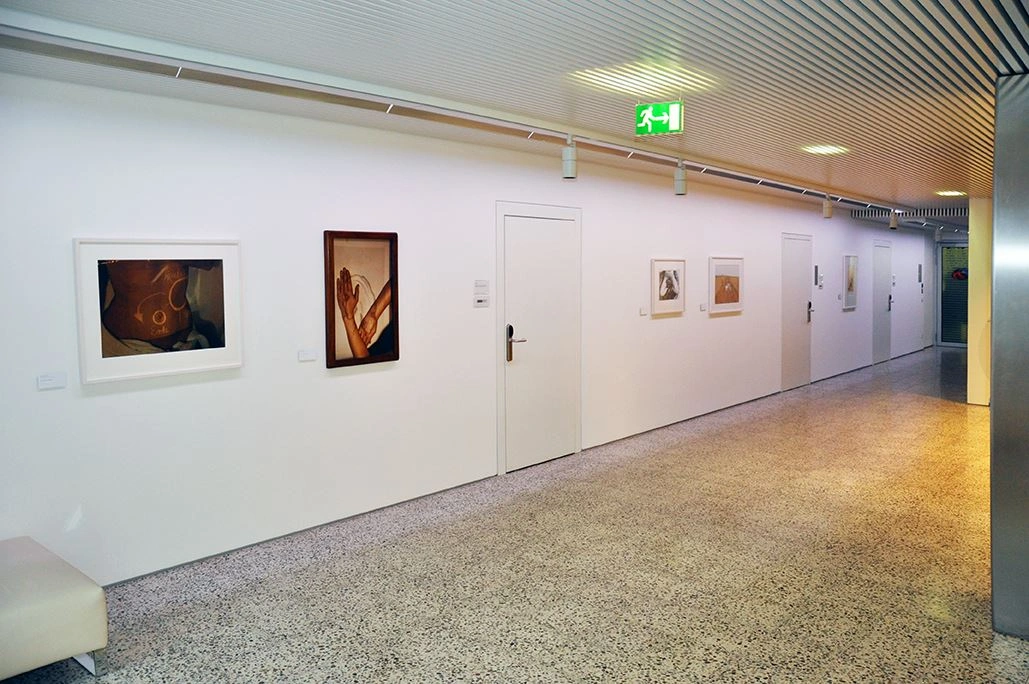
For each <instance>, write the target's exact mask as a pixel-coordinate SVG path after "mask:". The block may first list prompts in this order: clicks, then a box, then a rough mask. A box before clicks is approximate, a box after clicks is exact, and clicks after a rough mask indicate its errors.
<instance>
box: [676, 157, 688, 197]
mask: <svg viewBox="0 0 1029 684" xmlns="http://www.w3.org/2000/svg"><path fill="white" fill-rule="evenodd" d="M674 178H675V180H674V183H673V186H674V187H675V194H676V195H685V194H686V167H685V166H683V165H682V161H681V160H680V161H679V163H678V164H677V165H676V167H675V177H674Z"/></svg>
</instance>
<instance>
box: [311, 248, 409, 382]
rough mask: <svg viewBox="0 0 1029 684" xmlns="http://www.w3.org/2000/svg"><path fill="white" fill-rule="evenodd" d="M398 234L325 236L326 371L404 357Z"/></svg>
mask: <svg viewBox="0 0 1029 684" xmlns="http://www.w3.org/2000/svg"><path fill="white" fill-rule="evenodd" d="M399 322H400V321H399V316H398V307H397V234H396V233H364V232H357V231H342V230H327V231H325V367H326V368H337V367H339V366H355V365H358V364H364V363H379V362H381V361H396V360H398V359H399V358H400V332H399V327H398V325H399Z"/></svg>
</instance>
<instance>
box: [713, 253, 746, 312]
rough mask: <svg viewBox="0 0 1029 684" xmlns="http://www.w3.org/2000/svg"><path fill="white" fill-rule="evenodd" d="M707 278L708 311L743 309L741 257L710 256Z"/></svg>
mask: <svg viewBox="0 0 1029 684" xmlns="http://www.w3.org/2000/svg"><path fill="white" fill-rule="evenodd" d="M709 276H710V277H709V278H708V293H709V294H708V307H707V310H708V313H713V314H718V313H733V312H736V311H743V259H740V258H736V257H711V258H710V261H709Z"/></svg>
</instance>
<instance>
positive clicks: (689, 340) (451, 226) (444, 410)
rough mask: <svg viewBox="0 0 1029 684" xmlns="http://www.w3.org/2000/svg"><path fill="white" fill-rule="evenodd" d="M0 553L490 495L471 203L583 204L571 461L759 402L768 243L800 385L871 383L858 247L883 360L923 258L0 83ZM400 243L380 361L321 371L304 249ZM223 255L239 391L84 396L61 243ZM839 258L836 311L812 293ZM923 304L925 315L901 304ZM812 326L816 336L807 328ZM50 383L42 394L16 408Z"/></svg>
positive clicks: (616, 181)
mask: <svg viewBox="0 0 1029 684" xmlns="http://www.w3.org/2000/svg"><path fill="white" fill-rule="evenodd" d="M0 149H3V151H4V163H3V164H2V165H0V253H2V254H3V255H4V256H5V258H6V267H5V268H4V269H3V270H0V303H2V305H3V311H4V315H5V317H6V320H7V321H8V323H7V327H6V329H7V331H8V332H7V334H6V335H4V336H2V339H0V356H2V358H4V363H3V364H2V365H0V388H2V395H0V416H2V418H0V420H2V421H3V423H2V432H0V439H2V444H0V446H2V451H0V538H4V537H8V536H15V535H20V534H30V535H32V536H34V537H36V538H37V539H39V540H40V541H41V542H43V543H44V544H46V545H48V546H50V547H51V548H53V549H54V550H56V551H58V552H59V553H61V554H62V555H64V556H65V557H67V558H68V559H69V560H71V561H72V562H74V563H76V564H77V565H78V566H79V567H81V568H82V569H83V570H84V571H85V572H87V573H89V574H91V575H92V576H93V577H94V578H96V579H97V580H98V581H100V582H101V583H110V582H114V581H118V580H121V579H125V578H128V577H132V576H135V575H139V574H142V573H147V572H151V571H154V570H158V569H161V568H164V567H169V566H171V565H175V564H178V563H182V562H186V561H189V560H192V559H196V558H199V557H202V556H205V555H209V554H214V553H218V552H222V551H225V550H228V549H232V548H236V547H239V546H242V545H245V544H249V543H253V542H257V541H261V540H264V539H268V538H271V537H274V536H277V535H281V534H285V533H288V532H291V531H295V530H298V529H302V528H305V527H309V526H312V525H317V524H320V523H324V522H328V521H331V520H335V519H339V518H341V517H345V516H348V515H352V514H355V513H358V512H362V511H366V510H369V509H372V508H376V507H380V506H384V505H388V504H391V503H395V502H397V501H401V500H404V499H408V498H411V497H415V496H419V495H422V494H425V493H429V492H433V491H437V490H440V489H443V488H446V487H450V486H454V485H457V484H461V483H464V482H468V481H472V480H475V479H479V478H482V477H487V476H490V475H493V474H495V472H496V436H495V428H496V418H497V416H496V399H495V398H496V389H497V388H496V363H497V358H496V354H495V342H496V337H495V334H496V333H495V331H496V328H495V325H496V324H497V321H496V313H495V309H493V308H491V309H473V308H472V306H471V299H472V297H471V295H472V285H473V282H474V280H476V279H488V280H490V281H491V282H492V281H493V280H494V278H495V272H496V257H495V254H496V251H495V203H496V202H497V201H498V200H504V201H517V202H535V203H544V204H555V205H563V206H575V207H581V208H582V220H583V249H582V252H583V297H582V301H583V340H584V348H583V411H582V415H583V425H582V435H583V445H584V447H589V446H592V445H596V444H601V443H604V442H607V441H610V440H614V439H618V438H621V437H625V436H628V435H631V434H635V433H638V432H641V431H644V430H647V429H650V428H654V427H658V426H661V425H666V424H669V423H672V422H676V421H679V420H683V419H685V418H689V417H692V416H695V415H698V414H701V413H705V412H708V411H712V410H716V409H718V408H722V407H724V406H728V405H731V404H735V403H739V402H743V401H747V400H750V399H753V398H756V397H760V396H763V395H766V394H770V393H773V392H776V391H778V389H779V376H780V356H781V349H780V346H781V345H780V325H781V323H780V302H779V288H780V278H779V268H780V259H781V257H780V250H781V247H780V243H781V234H782V233H783V232H794V233H806V234H810V235H813V236H814V251H815V263H818V264H820V265H821V266H822V267H823V269H824V272H825V273H826V280H825V288H824V289H823V290H816V291H814V293H813V296H814V298H815V299H814V301H815V307H816V311H817V313H816V324H815V326H814V328H813V353H812V356H813V358H812V375H813V377H814V378H815V379H818V378H821V377H826V376H829V375H833V374H836V373H840V372H845V371H847V370H852V369H854V368H857V367H860V366H863V365H867V364H868V363H870V362H871V346H872V341H871V314H870V310H869V309H868V307H867V306H862V303H863V302H867V300H868V298H869V297H870V294H871V262H872V256H871V250H872V247H871V245H872V240H873V239H874V238H886V239H890V240H891V241H892V244H893V246H894V252H893V263H894V270H895V271H896V272H897V273H898V290H897V298H898V307H901V306H902V307H903V308H898V311H897V313H896V314H895V316H894V319H893V326H894V327H893V331H894V332H893V335H894V337H893V342H894V348H893V353H894V355H897V354H900V353H907V352H908V351H914V350H915V349H917V348H921V346H922V337H921V335H922V326H923V320H924V315H923V313H922V310H921V309H919V305H916V302H915V299H914V298H913V297H909V294H910V293H909V292H908V286H907V284H906V280H904V278H902V277H901V276H900V274H901V273H906V271H907V270H913V269H914V266H913V265H912V264H913V263H915V262H913V261H912V260H913V259H914V260H918V259H921V258H923V254H924V250H925V246H924V238H923V236H921V235H918V234H907V233H905V232H903V231H901V232H891V231H885V230H878V229H875V228H874V227H870V224H865V223H860V222H856V221H853V220H851V219H849V218H847V217H846V216H845V213H846V212H842V211H838V212H837V217H836V218H834V219H832V220H831V221H826V220H824V219H822V218H821V211H820V206H819V205H818V204H816V203H810V202H799V201H795V200H792V199H784V198H778V197H770V196H763V195H756V194H752V193H746V192H743V191H742V190H728V189H725V188H717V187H712V186H705V185H702V184H700V183H698V182H696V179H695V178H694V177H691V186H690V194H689V196H687V197H676V196H674V195H673V194H672V192H671V179H670V177H669V178H664V177H660V176H656V175H652V174H646V173H636V172H627V171H620V170H614V169H611V168H608V167H601V166H595V165H589V164H584V163H580V171H579V176H580V177H579V179H578V180H576V181H574V182H567V181H562V180H561V179H560V177H559V157H558V156H556V155H557V150H554V151H553V152H554V154H553V155H551V156H530V155H523V154H517V153H512V152H506V151H500V150H491V149H484V148H475V147H471V146H467V145H460V144H455V143H452V142H443V141H436V140H426V139H417V138H412V137H407V136H402V135H398V134H393V133H387V132H381V131H372V130H365V129H357V128H350V127H346V126H341V125H337V124H331V123H326V122H319V121H311V120H305V119H299V118H291V117H285V116H279V115H273V114H266V113H257V112H251V111H242V110H233V109H228V108H221V107H216V106H211V105H203V104H198V103H190V102H182V101H172V100H165V99H161V98H154V97H146V96H141V95H134V94H128V93H120V92H113V91H105V90H97V89H92V88H87V87H80V86H71V85H65V84H58V83H53V82H47V81H38V80H33V79H26V78H21V77H16V76H9V75H0ZM326 229H353V230H390V231H396V232H398V233H399V244H400V273H399V292H400V301H399V306H400V318H401V326H400V329H401V333H402V337H401V360H400V361H399V362H397V363H389V364H377V365H374V366H367V367H358V368H350V369H334V370H327V369H325V368H324V363H323V361H321V362H319V363H314V364H312V363H305V364H301V363H298V362H297V360H296V353H297V350H298V349H300V348H315V349H319V350H321V349H323V347H324V343H323V335H324V321H323V317H324V309H323V301H324V300H323V297H324V294H323V285H322V279H323V274H322V247H321V236H322V231H323V230H326ZM79 236H82V237H119V236H120V237H150V238H157V237H164V238H168V237H173V238H191V237H192V238H203V237H228V238H238V239H239V240H240V241H241V245H242V269H243V312H242V313H243V347H244V349H243V353H244V366H243V368H241V369H239V370H232V371H218V372H213V373H205V374H197V375H182V376H175V377H169V378H160V379H144V380H135V381H125V382H118V383H111V384H106V385H91V386H88V387H87V386H83V385H81V384H80V383H79V382H78V358H77V353H78V352H77V333H76V328H75V292H74V283H73V259H72V238H74V237H79ZM845 253H854V254H858V255H859V268H860V269H861V271H860V282H859V296H858V309H857V311H855V312H842V311H841V310H840V307H841V303H840V302H838V301H837V300H836V295H837V294H839V290H840V287H841V283H842V255H843V254H845ZM712 255H713V256H742V257H743V258H744V259H745V297H746V309H745V311H744V312H743V314H742V315H739V316H733V317H728V318H726V317H720V318H709V317H708V315H707V314H706V313H704V312H701V311H700V310H699V305H700V303H701V302H704V301H705V300H706V297H707V290H706V274H707V258H708V256H712ZM654 257H658V258H662V257H664V258H677V257H685V258H686V260H687V287H688V289H687V297H688V300H687V312H686V314H685V315H684V316H682V317H679V318H672V319H662V320H651V319H650V318H649V317H641V316H640V315H639V309H640V307H646V306H648V301H649V293H648V291H647V287H648V274H649V261H650V259H651V258H654ZM927 305H928V304H927ZM823 312H824V313H823ZM51 371H66V372H67V373H68V379H69V384H68V387H67V388H66V389H62V390H52V391H46V392H39V391H36V387H35V379H36V376H37V375H38V374H40V373H44V372H51Z"/></svg>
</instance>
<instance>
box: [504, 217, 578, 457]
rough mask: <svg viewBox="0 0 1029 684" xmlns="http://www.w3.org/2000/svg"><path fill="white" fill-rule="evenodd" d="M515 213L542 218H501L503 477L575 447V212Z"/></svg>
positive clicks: (576, 366) (576, 440)
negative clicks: (505, 473)
mask: <svg viewBox="0 0 1029 684" xmlns="http://www.w3.org/2000/svg"><path fill="white" fill-rule="evenodd" d="M499 211H500V210H499V209H498V213H499ZM520 213H524V214H542V215H541V216H535V215H516V214H511V213H505V214H504V215H503V216H502V221H498V224H499V225H500V226H501V231H502V233H503V235H502V237H501V236H498V245H500V244H502V245H503V261H502V264H503V281H502V282H503V302H502V311H501V315H502V329H501V331H500V333H501V338H502V339H501V346H502V349H503V352H502V356H501V363H502V365H503V373H502V388H503V395H502V400H501V405H502V407H503V410H502V420H503V425H502V426H501V429H500V430H499V433H500V435H501V436H502V439H501V443H500V448H501V450H502V455H501V469H502V470H503V471H505V472H509V471H512V470H516V469H518V468H524V467H526V466H530V465H534V464H536V463H541V462H543V461H547V460H550V459H553V458H557V457H559V456H565V455H567V454H571V453H574V452H576V451H578V450H579V413H580V405H579V399H580V390H579V388H580V361H579V350H580V316H579V287H580V284H579V281H580V276H579V273H580V246H579V245H580V240H579V232H580V231H579V220H578V213H577V210H573V213H572V214H569V210H562V209H561V208H557V207H535V208H531V209H530V210H529V211H523V212H520ZM498 218H501V217H498Z"/></svg>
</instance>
